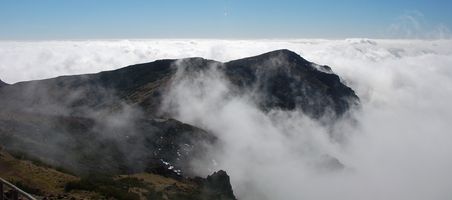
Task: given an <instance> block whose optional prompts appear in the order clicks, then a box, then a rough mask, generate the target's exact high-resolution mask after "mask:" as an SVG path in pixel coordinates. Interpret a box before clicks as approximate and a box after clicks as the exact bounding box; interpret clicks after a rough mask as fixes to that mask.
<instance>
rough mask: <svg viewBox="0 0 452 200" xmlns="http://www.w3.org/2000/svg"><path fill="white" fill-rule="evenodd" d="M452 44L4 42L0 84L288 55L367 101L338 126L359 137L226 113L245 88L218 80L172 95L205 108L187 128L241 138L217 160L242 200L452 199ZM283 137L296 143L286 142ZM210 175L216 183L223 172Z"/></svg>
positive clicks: (294, 117) (284, 119)
mask: <svg viewBox="0 0 452 200" xmlns="http://www.w3.org/2000/svg"><path fill="white" fill-rule="evenodd" d="M450 46H451V41H450V40H374V39H347V40H311V39H300V40H242V41H235V40H140V41H135V40H130V41H127V40H123V41H72V42H71V41H67V42H63V41H55V42H16V43H13V42H2V43H1V45H0V47H1V48H2V49H3V52H4V53H3V54H1V55H0V60H2V61H3V62H1V63H0V68H1V69H2V72H3V73H2V75H1V77H0V78H1V79H2V80H4V81H6V82H8V83H14V82H16V81H18V80H31V79H36V78H49V77H53V76H57V75H63V74H74V73H78V74H80V73H87V72H98V71H101V70H106V69H116V68H118V67H121V66H125V65H128V64H132V63H140V62H147V61H150V60H155V59H162V58H184V57H192V56H197V57H204V58H207V59H213V60H219V61H230V60H234V59H238V58H242V57H247V56H254V55H258V54H261V53H265V52H268V51H272V50H275V49H284V48H287V49H290V50H292V51H293V52H296V53H297V54H299V55H302V57H303V58H305V59H306V60H309V61H314V62H315V63H319V64H326V65H328V66H330V67H331V68H332V69H333V71H334V72H335V73H337V74H338V75H339V76H340V78H341V81H342V82H344V83H346V85H348V86H350V87H351V88H353V90H354V91H355V93H356V94H357V95H358V96H359V97H360V103H361V108H362V109H361V111H360V112H355V113H354V114H353V115H354V118H355V119H357V122H358V124H357V125H358V126H352V127H350V124H349V123H338V124H337V125H336V126H335V129H334V130H337V131H338V132H340V133H343V134H344V136H345V138H348V140H347V141H346V142H345V143H339V144H338V143H336V142H334V141H330V138H328V137H325V136H328V135H329V131H330V130H328V129H325V128H324V127H322V126H321V125H319V124H318V123H316V122H315V121H311V120H309V118H307V117H306V116H305V115H303V114H300V113H298V112H285V111H283V112H280V111H278V110H267V112H264V113H262V111H261V110H260V108H259V106H257V105H255V104H254V103H252V102H254V100H252V99H253V98H251V97H249V96H236V97H237V98H229V99H226V100H231V101H228V102H227V103H222V105H226V106H221V107H219V106H218V103H215V102H224V101H218V100H223V99H224V98H223V97H224V96H225V95H223V94H230V93H231V92H233V93H234V90H232V91H231V90H230V87H225V86H227V84H230V83H228V82H227V81H226V82H224V81H223V80H224V79H222V78H219V77H222V76H224V75H222V74H221V73H220V74H218V73H217V72H215V71H210V72H209V73H204V76H202V74H203V73H200V74H198V75H201V76H196V77H194V79H193V80H182V79H179V80H180V81H179V82H180V83H183V84H180V85H174V87H172V88H173V89H176V88H180V90H174V91H178V92H181V91H182V92H184V91H186V92H185V94H184V93H179V94H184V95H182V96H185V97H189V98H185V99H183V98H167V100H171V99H172V100H171V101H169V102H173V104H172V105H177V104H181V103H184V102H179V100H190V99H191V100H194V101H189V103H187V101H185V103H184V105H185V106H184V107H182V108H187V110H173V114H174V115H175V117H176V118H177V119H178V120H180V121H183V122H186V123H189V124H193V125H197V126H203V129H205V130H207V129H208V130H210V131H209V132H211V130H215V131H216V132H219V131H226V132H227V133H229V134H221V135H223V136H228V137H225V138H222V140H223V141H229V142H228V147H230V148H229V149H234V151H229V152H228V153H227V154H223V155H221V154H216V153H214V155H217V156H219V155H221V157H222V159H218V160H216V163H217V167H218V168H217V169H220V168H221V169H225V170H226V171H227V172H228V174H229V175H231V181H232V185H233V187H234V192H235V194H237V196H238V197H239V198H240V199H255V198H256V196H258V197H260V198H261V199H265V198H267V199H300V198H305V199H332V198H335V199H382V198H384V199H444V198H446V199H447V198H448V197H449V196H450V195H451V194H450V190H449V188H448V186H449V185H451V184H452V183H451V182H450V180H452V178H451V177H450V173H449V171H450V170H449V169H450V166H451V163H452V161H451V160H450V159H449V158H450V157H452V155H451V152H452V151H451V150H450V146H452V144H451V143H450V141H452V140H451V139H450V134H448V132H449V131H448V130H450V125H449V122H448V119H450V118H451V117H452V110H451V109H450V106H448V105H449V102H451V101H452V99H451V97H452V95H451V94H452V91H451V89H450V85H452V83H451V80H452V78H451V77H452V76H451V74H452V73H451V68H450V66H451V63H452V60H451V55H452V49H451V48H450ZM36 47H39V48H36ZM162 49H165V51H162ZM100 52H102V54H101V53H100ZM27 60H28V61H27ZM25 61H27V62H25ZM31 63H32V64H31ZM19 72H20V73H19ZM206 75H208V76H206ZM209 77H210V78H209ZM203 78H206V79H203ZM202 80H205V81H202ZM217 80H220V81H217ZM213 83H215V84H213ZM184 84H187V87H183V86H184ZM195 85H196V86H203V85H204V86H209V85H210V86H211V89H215V90H214V91H219V93H210V94H214V95H211V96H206V95H204V96H202V95H203V94H206V93H205V92H204V93H203V92H202V91H209V90H210V89H209V88H204V90H199V89H196V90H195V91H193V90H191V89H190V88H192V87H190V86H195ZM193 88H199V87H193ZM186 89H188V90H186ZM200 91H201V92H200ZM173 94H177V92H175V93H173ZM194 94H197V95H200V96H198V97H204V98H201V99H200V98H198V97H196V96H193V95H194ZM187 95H189V96H187ZM166 97H171V95H169V96H166ZM172 97H176V96H172ZM197 102H198V103H199V104H196V103H197ZM250 102H251V103H250ZM188 105H192V106H195V105H197V107H192V108H198V109H191V110H190V109H188V108H190V107H191V106H188ZM209 106H210V107H209ZM202 108H209V109H202ZM195 111H196V112H195ZM187 113H191V114H192V115H188V114H187ZM229 113H232V114H229ZM176 114H178V115H177V116H176ZM222 124H229V125H231V126H222ZM232 124H233V126H232ZM352 125H353V123H352ZM231 127H236V128H235V129H234V128H231ZM228 128H229V129H228ZM273 133H274V134H273ZM280 133H284V134H283V135H286V136H287V137H277V136H278V135H281V134H280ZM245 136H249V137H245ZM296 136H298V137H296ZM237 138H239V139H237ZM263 144H265V145H263ZM294 152H305V153H303V154H296V153H294ZM308 152H309V153H308ZM174 153H177V152H174ZM237 155H240V156H239V157H237ZM324 155H330V156H333V157H335V158H337V160H338V161H340V163H341V164H342V165H339V168H341V167H340V166H342V167H344V166H345V168H342V169H343V170H340V171H339V173H337V172H336V173H324V170H323V169H321V168H320V171H317V170H316V169H317V166H318V163H322V162H324V160H326V161H328V160H330V159H323V158H325V156H324ZM326 158H328V156H326ZM227 163H230V164H229V165H228V164H227ZM333 163H334V162H333ZM195 164H196V163H195ZM204 166H205V165H204ZM263 166H265V167H263ZM320 166H322V165H320ZM332 166H335V165H334V164H332ZM198 169H200V171H202V172H203V173H204V174H205V175H207V174H208V172H206V171H210V170H212V171H213V170H214V169H213V168H211V169H207V170H204V169H202V167H198ZM201 169H202V170H201ZM258 169H259V170H258ZM327 171H328V170H327ZM281 180H285V181H281ZM275 183H278V184H275ZM237 185H240V186H244V187H237ZM270 191H271V192H270ZM325 191H328V192H325Z"/></svg>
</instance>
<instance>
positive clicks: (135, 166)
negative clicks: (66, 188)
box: [0, 50, 359, 199]
mask: <svg viewBox="0 0 452 200" xmlns="http://www.w3.org/2000/svg"><path fill="white" fill-rule="evenodd" d="M211 66H217V67H218V69H219V70H220V71H221V72H222V73H224V75H225V77H226V78H227V79H228V81H230V83H231V84H232V85H233V87H234V88H233V90H235V91H236V92H237V93H238V94H240V93H249V94H252V96H253V100H254V101H255V102H256V104H257V105H259V106H260V107H261V109H262V110H264V111H268V110H270V109H273V108H278V109H283V110H293V109H301V110H303V111H304V112H305V113H306V114H307V115H308V116H310V117H312V118H314V119H320V118H325V116H327V118H328V119H330V120H334V119H337V118H340V117H342V116H343V115H344V114H345V113H346V112H347V111H348V110H350V108H352V107H353V106H355V105H358V101H359V99H358V97H357V96H356V95H355V93H354V92H353V90H352V89H350V88H349V87H347V86H345V85H344V84H343V83H342V82H341V81H340V79H339V77H338V76H337V75H335V74H333V73H332V71H331V69H330V68H329V67H328V66H320V65H317V64H314V63H311V62H308V61H306V60H305V59H303V58H302V57H300V56H299V55H297V54H295V53H294V52H291V51H289V50H277V51H273V52H269V53H266V54H262V55H259V56H255V57H250V58H244V59H240V60H235V61H230V62H226V63H221V62H217V61H213V60H206V59H203V58H187V59H181V60H157V61H154V62H150V63H144V64H138V65H132V66H128V67H125V68H121V69H118V70H113V71H106V72H100V73H96V74H84V75H74V76H61V77H57V78H51V79H45V80H37V81H27V82H20V83H16V84H12V85H7V84H3V82H0V97H1V98H0V106H1V108H2V109H1V110H0V145H3V146H4V147H5V148H6V149H7V150H11V151H17V152H21V153H23V154H24V155H27V157H30V158H33V159H38V160H40V161H42V162H44V163H47V164H50V165H52V166H56V167H60V168H62V169H65V170H68V171H70V172H72V173H75V174H77V175H81V176H83V175H88V174H92V173H95V174H99V173H102V174H113V175H117V174H133V173H141V172H149V173H154V174H159V175H163V176H165V177H169V178H174V179H178V180H179V179H184V177H187V176H193V175H195V174H193V170H192V169H191V162H195V161H196V160H197V159H205V156H206V152H208V151H209V148H216V146H217V145H218V139H217V137H216V136H215V135H214V134H212V133H209V132H207V131H205V130H202V129H200V128H197V127H194V126H191V125H189V124H184V123H182V122H180V121H177V120H174V119H171V117H172V116H171V115H168V113H165V112H162V110H160V108H161V105H162V101H163V99H164V96H165V93H166V91H168V89H169V87H171V83H172V81H173V78H174V76H175V74H176V72H177V71H178V69H179V68H180V67H184V68H186V69H188V71H186V72H187V73H186V74H184V75H186V76H189V75H190V71H193V72H195V71H199V70H205V69H208V68H209V67H211ZM223 173H224V172H221V173H219V174H217V176H219V177H222V178H220V179H219V180H221V181H220V182H221V183H219V184H218V187H220V188H223V189H222V190H217V189H215V188H210V189H209V190H208V191H210V192H213V193H215V195H216V194H217V193H218V194H221V193H222V191H223V192H224V191H225V192H224V193H225V194H226V197H227V198H225V199H231V198H234V197H233V194H232V189H231V188H230V184H229V178H227V180H226V178H224V177H225V173H224V174H223ZM226 176H227V175H226ZM214 177H215V175H213V177H211V178H210V179H209V178H207V179H206V183H207V185H209V183H210V182H209V180H211V179H212V178H214ZM226 181H227V183H226ZM228 184H229V187H227V185H228ZM206 187H207V186H206ZM209 187H210V186H209ZM221 195H222V194H221ZM221 195H220V196H221ZM231 195H232V196H231Z"/></svg>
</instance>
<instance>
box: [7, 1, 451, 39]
mask: <svg viewBox="0 0 452 200" xmlns="http://www.w3.org/2000/svg"><path fill="white" fill-rule="evenodd" d="M451 10H452V1H445V0H443V1H440V0H424V1H417V0H399V1H390V0H379V1H368V0H330V1H327V0H317V1H303V0H298V1H295V0H274V1H269V0H248V1H246V0H242V1H239V0H192V1H188V0H165V1H163V0H161V1H157V0H155V1H154V0H146V1H145V0H127V1H126V0H123V1H119V0H65V1H62V0H39V1H38V0H0V39H2V40H8V39H14V40H21V39H24V40H33V39H108V38H112V39H114V38H348V37H369V38H394V37H396V38H413V37H414V38H416V37H421V38H423V37H444V35H447V36H448V35H450V30H451V29H452V12H451Z"/></svg>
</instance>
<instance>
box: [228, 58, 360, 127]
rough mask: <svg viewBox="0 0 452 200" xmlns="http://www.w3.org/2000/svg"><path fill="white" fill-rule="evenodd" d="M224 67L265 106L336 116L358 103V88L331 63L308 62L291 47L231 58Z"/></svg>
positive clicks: (319, 115) (229, 75)
mask: <svg viewBox="0 0 452 200" xmlns="http://www.w3.org/2000/svg"><path fill="white" fill-rule="evenodd" d="M224 71H225V73H226V74H227V76H228V77H229V78H230V80H231V81H232V82H233V83H234V84H235V85H238V86H239V87H240V88H242V89H244V90H253V91H254V92H256V101H257V102H258V103H259V104H260V105H261V107H262V108H263V109H265V110H267V109H271V108H281V109H283V110H293V109H295V108H301V109H302V110H303V111H304V112H305V113H306V114H308V115H310V116H311V117H314V118H319V117H322V116H323V115H325V114H331V115H334V116H333V117H335V116H341V115H343V114H344V113H345V112H346V111H348V110H349V109H350V107H352V106H353V105H357V103H358V97H357V96H356V95H355V93H354V91H353V90H352V89H350V88H349V87H347V86H346V85H344V84H343V83H341V81H340V79H339V77H338V76H337V75H336V74H333V72H332V71H331V69H330V68H329V67H328V66H319V65H316V64H315V63H311V62H308V61H306V60H305V59H303V58H302V57H300V56H299V55H298V54H296V53H294V52H292V51H289V50H277V51H272V52H269V53H265V54H262V55H259V56H255V57H250V58H244V59H240V60H235V61H231V62H227V63H225V67H224Z"/></svg>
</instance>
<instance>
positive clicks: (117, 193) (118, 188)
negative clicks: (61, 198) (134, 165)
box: [64, 175, 146, 200]
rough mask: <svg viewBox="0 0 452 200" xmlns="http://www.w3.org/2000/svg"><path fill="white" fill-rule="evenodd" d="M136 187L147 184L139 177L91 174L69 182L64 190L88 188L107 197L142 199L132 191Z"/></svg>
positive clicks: (131, 199)
mask: <svg viewBox="0 0 452 200" xmlns="http://www.w3.org/2000/svg"><path fill="white" fill-rule="evenodd" d="M135 187H146V185H145V184H143V183H142V182H141V181H140V180H138V179H137V178H130V177H128V178H123V179H118V180H115V179H114V178H112V177H108V176H105V175H91V176H89V177H85V178H82V179H80V180H79V181H73V182H69V183H67V184H66V185H65V187H64V190H65V191H66V192H70V191H72V190H86V191H92V192H97V193H100V194H102V195H105V196H106V197H107V198H115V199H118V200H138V199H140V198H139V195H138V194H135V193H132V192H130V189H131V188H135Z"/></svg>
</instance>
